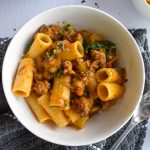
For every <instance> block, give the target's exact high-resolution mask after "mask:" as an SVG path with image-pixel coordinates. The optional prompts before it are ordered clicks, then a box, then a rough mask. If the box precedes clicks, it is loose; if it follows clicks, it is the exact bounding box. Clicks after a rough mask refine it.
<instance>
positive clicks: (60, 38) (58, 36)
mask: <svg viewBox="0 0 150 150" xmlns="http://www.w3.org/2000/svg"><path fill="white" fill-rule="evenodd" d="M62 38H63V33H61V32H59V33H58V34H57V40H62Z"/></svg>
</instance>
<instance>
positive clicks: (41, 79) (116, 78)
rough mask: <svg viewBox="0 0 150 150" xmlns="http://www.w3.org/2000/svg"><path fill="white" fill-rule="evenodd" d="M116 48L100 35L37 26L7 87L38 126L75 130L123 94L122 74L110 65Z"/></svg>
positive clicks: (124, 73) (72, 29)
mask: <svg viewBox="0 0 150 150" xmlns="http://www.w3.org/2000/svg"><path fill="white" fill-rule="evenodd" d="M118 59H119V56H117V50H116V46H115V44H114V43H113V42H111V41H109V40H107V39H106V38H105V37H104V35H103V34H101V33H100V34H98V33H90V32H88V31H86V30H81V31H78V30H76V29H75V28H74V27H73V26H71V25H70V24H66V23H65V24H64V23H62V25H60V24H59V23H56V24H53V25H50V26H46V25H42V26H41V27H40V30H39V31H38V32H37V33H36V36H35V38H34V41H33V43H32V44H31V46H30V48H29V50H28V51H27V52H26V53H25V55H24V56H23V58H22V59H21V61H20V63H19V67H18V71H17V73H16V77H15V80H14V84H13V87H12V92H13V94H14V95H16V96H22V97H26V98H25V100H26V102H27V103H28V105H29V107H30V108H31V109H32V111H33V113H34V114H35V116H36V117H37V119H38V121H39V122H40V123H43V122H45V121H52V122H54V123H55V125H56V126H58V127H60V128H62V127H66V126H73V127H76V128H77V129H82V128H84V127H85V125H86V123H87V122H88V120H89V119H90V117H92V116H93V115H94V114H96V113H98V112H99V111H108V110H109V108H110V107H111V106H112V105H114V104H115V103H116V102H117V101H118V99H119V98H121V97H122V96H123V95H124V93H125V85H124V83H125V82H126V81H127V79H126V71H125V68H120V67H118V66H116V65H115V62H116V61H117V60H118Z"/></svg>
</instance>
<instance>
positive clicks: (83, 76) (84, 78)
mask: <svg viewBox="0 0 150 150" xmlns="http://www.w3.org/2000/svg"><path fill="white" fill-rule="evenodd" d="M79 79H80V81H82V83H83V84H84V85H85V86H86V85H87V84H88V81H89V79H88V76H87V74H86V73H85V72H81V73H80V77H79Z"/></svg>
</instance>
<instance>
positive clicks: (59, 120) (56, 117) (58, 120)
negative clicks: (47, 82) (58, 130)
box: [37, 94, 69, 127]
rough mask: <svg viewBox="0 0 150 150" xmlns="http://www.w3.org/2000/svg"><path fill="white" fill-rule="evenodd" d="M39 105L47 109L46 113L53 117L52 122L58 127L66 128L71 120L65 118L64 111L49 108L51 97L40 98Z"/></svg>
mask: <svg viewBox="0 0 150 150" xmlns="http://www.w3.org/2000/svg"><path fill="white" fill-rule="evenodd" d="M37 101H38V103H39V104H40V105H41V106H42V107H43V108H44V109H45V111H46V112H47V113H48V114H49V115H50V116H51V118H52V120H53V121H54V123H55V124H56V125H57V126H58V127H65V126H66V125H67V124H68V123H69V120H68V118H67V117H66V116H65V114H64V112H63V111H62V110H59V109H57V108H56V107H53V108H52V107H51V108H50V107H49V95H48V94H47V95H43V96H41V97H39V98H38V100H37Z"/></svg>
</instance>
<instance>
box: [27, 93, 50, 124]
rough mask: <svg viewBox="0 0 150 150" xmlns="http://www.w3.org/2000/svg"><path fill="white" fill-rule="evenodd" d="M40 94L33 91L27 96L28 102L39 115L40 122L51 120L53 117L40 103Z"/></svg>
mask: <svg viewBox="0 0 150 150" xmlns="http://www.w3.org/2000/svg"><path fill="white" fill-rule="evenodd" d="M38 97H39V96H38V95H37V94H36V93H34V92H31V94H30V95H29V96H28V97H26V98H25V100H26V102H27V103H28V105H29V106H30V108H31V109H32V111H33V113H34V114H35V116H36V117H37V119H38V120H39V122H40V123H42V122H44V121H46V120H50V119H51V117H50V116H49V115H48V114H47V113H46V111H45V110H44V109H43V108H42V107H41V106H40V105H39V104H38V102H37V99H38Z"/></svg>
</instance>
